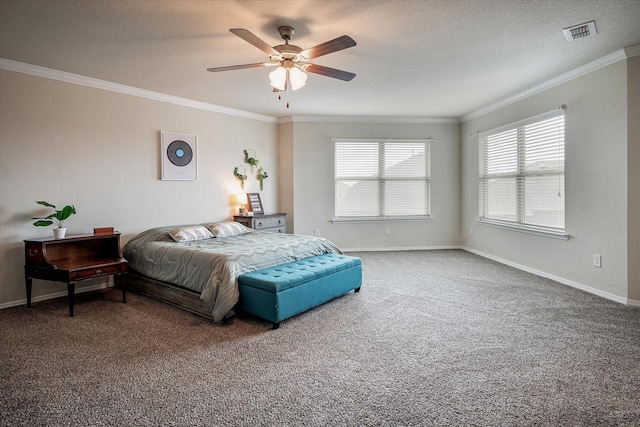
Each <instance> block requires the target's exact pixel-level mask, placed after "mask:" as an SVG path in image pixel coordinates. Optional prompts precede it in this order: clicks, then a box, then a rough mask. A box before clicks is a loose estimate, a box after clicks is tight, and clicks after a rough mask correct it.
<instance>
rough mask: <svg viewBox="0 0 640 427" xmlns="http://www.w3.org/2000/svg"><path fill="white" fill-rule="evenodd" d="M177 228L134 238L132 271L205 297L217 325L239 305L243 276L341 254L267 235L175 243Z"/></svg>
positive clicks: (315, 242)
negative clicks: (239, 283)
mask: <svg viewBox="0 0 640 427" xmlns="http://www.w3.org/2000/svg"><path fill="white" fill-rule="evenodd" d="M173 228H175V226H172V227H159V228H152V229H150V230H147V231H144V232H142V233H140V234H138V235H137V236H135V237H134V238H132V239H131V240H130V241H129V242H127V244H126V245H125V246H124V249H123V256H124V258H126V259H127V261H128V262H129V267H130V268H131V269H133V270H135V271H136V272H138V273H140V274H142V275H144V276H147V277H150V278H153V279H156V280H161V281H163V282H168V283H171V284H174V285H178V286H182V287H184V288H188V289H191V290H193V291H196V292H200V299H202V300H203V301H204V302H205V303H206V304H207V305H208V306H209V308H210V309H211V313H212V314H213V318H214V320H216V321H219V320H222V319H223V318H224V317H225V316H226V315H227V314H228V313H230V312H231V310H232V308H233V306H234V305H235V304H236V303H237V302H238V296H239V294H238V282H237V279H238V276H240V275H242V274H244V273H247V272H249V271H255V270H260V269H262V268H266V267H272V266H275V265H280V264H284V263H287V262H291V261H295V260H297V259H302V258H308V257H311V256H315V255H320V254H323V253H341V251H340V249H338V248H337V247H336V246H335V245H334V244H333V243H331V242H330V241H329V240H327V239H324V238H321V237H312V236H303V235H297V234H277V233H266V232H261V231H253V230H252V231H250V232H249V233H246V234H242V235H238V236H231V237H223V238H212V239H206V240H199V241H195V242H183V243H177V242H174V241H173V240H172V239H171V237H169V234H168V232H169V230H171V229H173Z"/></svg>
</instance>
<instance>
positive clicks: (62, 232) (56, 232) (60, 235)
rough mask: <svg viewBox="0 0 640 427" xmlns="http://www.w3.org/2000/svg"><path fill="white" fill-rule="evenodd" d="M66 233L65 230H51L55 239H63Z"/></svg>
mask: <svg viewBox="0 0 640 427" xmlns="http://www.w3.org/2000/svg"><path fill="white" fill-rule="evenodd" d="M66 233H67V229H66V228H54V229H53V236H54V237H55V238H56V239H64V235H65V234H66Z"/></svg>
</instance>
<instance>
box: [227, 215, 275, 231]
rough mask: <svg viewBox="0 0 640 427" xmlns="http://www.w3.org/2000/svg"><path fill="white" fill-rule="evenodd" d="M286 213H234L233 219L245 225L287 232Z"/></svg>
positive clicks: (261, 229)
mask: <svg viewBox="0 0 640 427" xmlns="http://www.w3.org/2000/svg"><path fill="white" fill-rule="evenodd" d="M286 216H287V214H286V213H268V214H261V215H254V216H243V215H234V216H233V220H234V221H236V222H239V223H240V224H242V225H244V226H245V227H249V228H253V229H254V230H260V231H268V232H270V233H286V232H287V218H286Z"/></svg>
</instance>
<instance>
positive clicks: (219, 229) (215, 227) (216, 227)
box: [207, 221, 250, 237]
mask: <svg viewBox="0 0 640 427" xmlns="http://www.w3.org/2000/svg"><path fill="white" fill-rule="evenodd" d="M207 228H208V229H209V230H211V232H212V233H213V235H214V236H216V237H229V236H237V235H239V234H244V233H248V232H249V231H250V229H248V228H247V227H245V226H244V225H242V224H240V223H239V222H235V221H228V222H219V223H216V224H211V225H208V226H207Z"/></svg>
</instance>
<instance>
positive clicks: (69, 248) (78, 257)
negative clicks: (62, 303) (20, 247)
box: [24, 233, 127, 316]
mask: <svg viewBox="0 0 640 427" xmlns="http://www.w3.org/2000/svg"><path fill="white" fill-rule="evenodd" d="M24 260H25V265H24V277H25V281H26V285H27V307H31V287H32V279H43V280H53V281H57V282H65V283H67V290H68V293H69V315H70V316H73V303H74V294H75V285H76V282H77V281H81V280H87V279H93V278H96V277H102V276H111V275H113V276H114V281H115V282H116V284H117V285H119V286H120V287H121V288H122V302H127V295H126V278H125V275H126V273H127V261H126V260H125V259H124V258H122V252H121V251H120V233H108V234H82V235H75V236H74V235H71V236H68V237H66V238H64V239H54V238H44V239H31V240H25V241H24Z"/></svg>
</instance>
